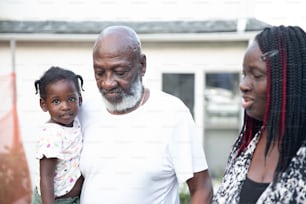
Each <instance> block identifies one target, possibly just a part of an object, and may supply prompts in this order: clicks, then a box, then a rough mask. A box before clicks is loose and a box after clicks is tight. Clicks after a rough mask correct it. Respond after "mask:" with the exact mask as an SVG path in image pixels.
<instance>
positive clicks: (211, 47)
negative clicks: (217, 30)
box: [0, 42, 247, 178]
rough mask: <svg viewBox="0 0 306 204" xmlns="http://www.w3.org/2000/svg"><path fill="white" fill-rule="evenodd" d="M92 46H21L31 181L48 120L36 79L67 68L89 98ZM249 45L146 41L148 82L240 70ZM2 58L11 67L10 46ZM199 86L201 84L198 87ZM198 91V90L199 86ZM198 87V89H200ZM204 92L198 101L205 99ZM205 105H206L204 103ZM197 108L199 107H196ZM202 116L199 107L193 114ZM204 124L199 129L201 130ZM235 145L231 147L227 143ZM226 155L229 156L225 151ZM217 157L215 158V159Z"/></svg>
mask: <svg viewBox="0 0 306 204" xmlns="http://www.w3.org/2000/svg"><path fill="white" fill-rule="evenodd" d="M92 43H93V42H82V43H77V42H17V43H16V51H15V55H16V59H15V60H16V74H17V96H18V97H17V104H18V114H19V119H20V126H21V135H22V139H23V142H24V147H25V151H26V155H27V159H28V161H29V167H30V172H31V176H32V178H34V175H35V169H36V164H35V156H34V154H35V138H36V134H35V131H37V128H38V126H39V124H41V123H42V122H43V121H46V120H47V119H48V117H49V116H48V114H47V113H44V112H42V111H41V109H40V107H39V97H38V95H35V89H34V81H35V80H36V79H38V78H39V77H40V76H41V75H42V74H43V72H44V71H45V70H46V69H48V68H49V67H50V66H52V65H57V66H60V67H63V68H69V69H72V70H73V71H75V72H76V73H78V74H80V75H82V76H83V78H84V80H85V83H84V89H85V92H84V93H83V95H84V100H86V96H90V95H92V94H98V93H97V92H96V91H97V88H96V84H95V81H94V78H93V69H92V57H91V56H92V55H91V52H92V50H91V49H92ZM246 44H247V43H246V42H245V43H237V42H236V43H226V44H224V43H222V44H220V43H219V44H218V43H209V44H207V43H152V42H144V43H143V52H144V53H145V54H146V55H147V73H146V76H145V78H144V83H145V84H146V85H147V86H150V87H154V88H157V89H161V84H162V83H161V76H162V73H163V72H173V73H182V72H188V73H197V74H200V77H198V78H200V79H202V78H203V76H204V72H205V71H224V70H227V71H237V72H239V71H240V68H241V59H242V55H243V52H244V50H245V46H246ZM0 54H3V56H5V57H6V60H4V61H1V63H2V64H1V65H2V66H7V67H10V66H11V55H10V54H11V50H10V49H9V44H8V43H6V46H1V49H0ZM200 84H201V83H200ZM198 88H199V87H198ZM196 89H197V87H196ZM202 96H203V93H201V97H200V98H198V99H196V100H197V101H200V103H202V102H201V101H203V98H202ZM202 105H203V104H202ZM198 107H199V106H198ZM195 112H196V113H198V114H200V118H201V117H203V112H202V110H201V107H200V108H199V109H197V110H195ZM202 123H203V121H200V123H199V128H203V126H202ZM228 145H231V144H228ZM226 154H227V153H226ZM215 156H216V155H214V157H215Z"/></svg>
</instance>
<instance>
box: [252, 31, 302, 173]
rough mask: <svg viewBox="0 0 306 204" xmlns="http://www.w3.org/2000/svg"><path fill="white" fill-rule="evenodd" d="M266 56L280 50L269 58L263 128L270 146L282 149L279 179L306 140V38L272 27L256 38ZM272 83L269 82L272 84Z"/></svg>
mask: <svg viewBox="0 0 306 204" xmlns="http://www.w3.org/2000/svg"><path fill="white" fill-rule="evenodd" d="M256 40H257V42H258V44H259V47H260V49H261V51H262V52H263V53H265V52H268V51H271V50H274V49H277V50H278V52H279V54H278V55H276V56H275V57H271V58H268V59H267V61H266V64H267V82H268V83H267V104H266V107H267V108H266V112H265V117H264V121H263V123H264V125H266V127H267V131H268V137H267V145H266V149H265V155H267V153H268V151H269V149H270V148H271V145H274V144H275V142H277V144H278V145H279V151H280V157H279V161H278V164H277V168H276V174H275V175H276V176H277V175H278V174H279V173H280V172H282V171H284V170H285V169H286V168H287V167H288V165H289V163H290V161H291V160H292V157H293V156H294V155H295V154H296V151H297V150H298V148H299V147H300V146H301V144H302V143H303V141H305V139H306V134H305V129H306V128H305V126H306V120H305V119H306V107H305V106H306V103H305V101H306V78H303V77H306V34H305V32H304V31H303V30H302V29H300V28H299V27H290V26H289V27H285V26H279V27H270V28H266V29H264V31H263V32H261V33H260V34H258V35H257V36H256ZM269 81H270V82H269Z"/></svg>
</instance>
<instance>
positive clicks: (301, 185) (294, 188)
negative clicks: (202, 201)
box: [213, 131, 306, 204]
mask: <svg viewBox="0 0 306 204" xmlns="http://www.w3.org/2000/svg"><path fill="white" fill-rule="evenodd" d="M260 135H261V131H259V132H258V133H257V134H256V135H255V137H254V138H253V139H252V141H251V142H250V144H249V145H248V147H247V149H246V150H245V151H244V152H242V153H241V154H240V155H239V156H238V157H237V158H236V154H237V150H238V149H237V147H235V146H236V145H235V146H234V148H233V150H232V152H231V154H230V156H229V160H228V163H227V167H226V170H225V173H224V177H223V180H222V184H221V185H220V187H219V189H218V190H217V192H216V194H215V195H214V197H213V204H217V203H218V204H219V203H220V204H237V203H239V199H240V191H241V187H242V184H243V182H244V180H245V179H246V175H247V172H248V168H249V166H250V161H251V158H252V156H253V153H254V151H255V148H256V144H257V142H258V141H259V138H260ZM241 138H242V134H241V135H240V136H239V138H238V139H237V141H236V144H237V143H240V140H241ZM263 203H273V204H274V203H282V204H284V203H296V204H305V203H306V141H304V142H303V144H302V146H301V147H300V148H299V150H298V151H297V153H296V156H295V157H294V158H292V160H291V162H290V165H289V167H288V168H287V169H286V171H285V172H283V173H282V174H281V176H280V178H279V179H278V180H277V182H276V183H275V187H274V188H272V183H270V185H269V186H268V187H267V188H266V190H265V191H264V192H263V193H262V194H261V196H260V197H259V199H258V200H257V202H256V204H263Z"/></svg>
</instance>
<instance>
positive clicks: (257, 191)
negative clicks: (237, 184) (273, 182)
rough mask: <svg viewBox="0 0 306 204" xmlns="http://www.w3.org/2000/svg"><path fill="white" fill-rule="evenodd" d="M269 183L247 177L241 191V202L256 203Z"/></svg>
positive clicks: (244, 203)
mask: <svg viewBox="0 0 306 204" xmlns="http://www.w3.org/2000/svg"><path fill="white" fill-rule="evenodd" d="M268 185H269V183H257V182H255V181H252V180H251V179H249V178H248V177H246V179H245V181H244V183H243V185H242V189H241V192H240V200H239V204H253V203H256V201H257V200H258V198H259V197H260V195H261V194H262V193H263V192H264V191H265V190H266V188H267V187H268Z"/></svg>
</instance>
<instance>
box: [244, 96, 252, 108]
mask: <svg viewBox="0 0 306 204" xmlns="http://www.w3.org/2000/svg"><path fill="white" fill-rule="evenodd" d="M252 103H253V100H252V99H251V98H249V97H243V98H242V103H241V105H242V107H243V108H244V109H247V108H249V107H250V106H251V105H252Z"/></svg>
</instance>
